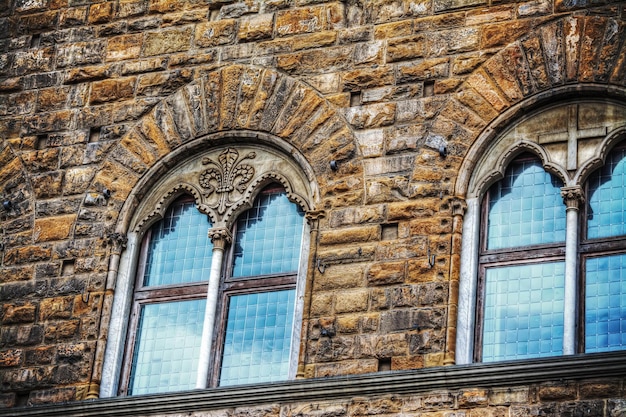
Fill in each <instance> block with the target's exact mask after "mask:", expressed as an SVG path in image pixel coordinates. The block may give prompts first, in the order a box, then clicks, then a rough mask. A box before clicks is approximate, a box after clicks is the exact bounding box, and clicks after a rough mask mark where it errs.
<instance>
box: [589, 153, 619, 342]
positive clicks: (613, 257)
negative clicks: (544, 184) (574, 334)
mask: <svg viewBox="0 0 626 417" xmlns="http://www.w3.org/2000/svg"><path fill="white" fill-rule="evenodd" d="M587 187H588V188H587V195H588V205H587V216H586V220H587V222H586V225H587V228H586V240H584V241H583V245H582V248H581V251H582V252H583V256H584V263H583V273H584V290H585V291H584V300H581V302H582V303H584V306H585V308H584V329H585V330H584V351H585V352H605V351H611V350H619V349H624V348H626V244H625V243H624V238H625V237H626V147H618V148H617V149H614V150H613V151H612V152H611V154H610V155H609V158H608V159H607V161H606V163H605V164H604V166H603V167H602V168H600V169H599V170H598V171H596V172H595V173H593V174H592V175H591V176H590V177H589V180H588V184H587Z"/></svg>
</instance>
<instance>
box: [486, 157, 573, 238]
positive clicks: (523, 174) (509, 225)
mask: <svg viewBox="0 0 626 417" xmlns="http://www.w3.org/2000/svg"><path fill="white" fill-rule="evenodd" d="M561 187H563V184H562V182H561V181H559V180H558V179H557V178H556V177H554V176H552V175H550V174H549V173H547V172H545V171H544V169H543V168H542V167H541V164H540V163H539V161H526V162H521V163H514V164H512V165H511V166H510V167H509V169H507V172H506V175H505V176H504V178H503V179H502V180H500V181H499V182H497V183H496V184H494V185H493V186H492V187H491V189H490V190H489V193H490V194H489V196H490V202H489V219H488V225H487V249H503V248H512V247H517V246H527V245H537V244H545V243H555V242H563V241H564V240H565V206H564V204H563V199H562V197H561V190H560V189H561Z"/></svg>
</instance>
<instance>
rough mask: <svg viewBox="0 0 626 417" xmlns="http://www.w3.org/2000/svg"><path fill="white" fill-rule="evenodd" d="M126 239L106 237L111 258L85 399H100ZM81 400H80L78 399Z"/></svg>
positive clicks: (117, 235) (125, 237)
mask: <svg viewBox="0 0 626 417" xmlns="http://www.w3.org/2000/svg"><path fill="white" fill-rule="evenodd" d="M127 243H128V237H127V236H126V235H123V234H121V233H113V234H111V235H109V237H108V244H109V245H110V246H111V252H110V254H111V257H110V258H109V270H108V272H107V281H106V286H105V292H104V294H103V296H102V299H101V303H100V305H99V309H100V327H99V331H98V340H97V341H96V352H95V354H94V359H93V364H92V369H91V379H90V381H89V387H88V389H87V393H86V395H85V399H87V400H92V399H96V398H99V397H100V383H101V382H102V367H103V365H104V354H105V349H106V342H107V337H108V334H109V324H110V320H111V309H112V306H113V290H114V288H115V282H116V280H117V274H118V270H119V265H120V256H121V254H122V251H123V250H124V249H125V248H126V245H127ZM78 399H81V398H78Z"/></svg>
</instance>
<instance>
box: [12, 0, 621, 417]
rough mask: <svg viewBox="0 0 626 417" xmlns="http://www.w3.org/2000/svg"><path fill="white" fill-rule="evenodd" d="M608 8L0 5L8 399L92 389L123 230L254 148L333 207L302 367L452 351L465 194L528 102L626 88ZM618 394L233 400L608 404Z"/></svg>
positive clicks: (536, 411)
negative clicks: (456, 201) (157, 194)
mask: <svg viewBox="0 0 626 417" xmlns="http://www.w3.org/2000/svg"><path fill="white" fill-rule="evenodd" d="M601 3H602V2H600V3H597V2H596V3H593V4H592V3H589V2H585V1H579V2H569V3H567V2H563V1H556V2H550V1H544V0H537V1H523V2H518V3H512V2H496V3H488V2H485V1H484V0H360V1H317V0H295V1H288V0H268V1H234V0H210V1H208V2H207V1H201V0H175V1H172V0H148V1H145V0H119V1H106V0H105V1H95V2H90V1H88V0H14V1H11V0H0V142H2V143H3V145H2V150H0V197H2V201H4V199H5V198H9V199H10V200H11V201H12V202H13V203H14V204H15V206H16V208H17V209H18V210H14V211H11V210H9V211H5V210H4V209H2V208H0V244H1V247H0V283H1V284H2V285H0V300H1V301H2V305H1V306H0V320H1V321H2V329H1V330H0V367H2V370H3V372H0V391H2V392H0V407H4V406H6V407H12V406H15V405H38V406H43V405H44V404H47V403H50V402H63V401H73V400H77V399H82V398H85V395H86V392H87V390H88V388H89V387H90V385H89V383H90V377H91V372H92V371H93V372H94V375H96V376H97V374H98V372H100V371H101V367H102V366H103V365H102V359H101V358H97V359H96V358H95V357H94V355H95V354H96V351H98V352H100V351H101V350H102V348H103V347H104V346H105V345H104V344H105V343H106V338H107V335H106V329H105V328H102V329H101V328H100V325H101V320H104V321H103V322H102V323H105V324H106V320H107V319H108V314H110V312H109V310H108V308H110V303H111V302H112V297H111V294H110V293H107V292H106V291H105V286H106V282H109V284H110V285H111V283H112V282H116V281H115V280H116V279H120V277H125V276H128V277H130V278H129V279H133V277H132V276H133V272H128V271H123V272H122V273H121V274H120V273H118V274H115V267H116V265H117V264H116V263H115V262H112V261H115V258H112V257H111V254H112V253H114V252H115V251H117V250H118V249H119V248H113V247H112V246H111V245H112V243H111V241H110V240H109V237H110V236H111V233H112V232H113V231H115V232H120V233H122V234H123V233H125V232H127V230H126V229H127V228H128V227H130V226H129V224H133V222H134V221H135V220H134V219H133V220H131V218H132V216H133V213H134V210H135V207H136V205H137V204H141V203H142V202H143V201H145V198H146V197H147V196H149V195H150V189H151V186H152V185H153V184H155V183H158V181H159V179H160V177H161V175H162V173H163V172H166V171H168V170H170V169H173V168H174V167H175V166H176V164H177V163H178V162H179V161H182V160H184V159H185V158H187V157H189V156H192V155H194V154H195V153H196V152H200V151H202V152H203V151H204V150H208V149H211V148H212V147H213V146H215V145H220V146H221V145H229V146H235V147H236V146H237V145H238V144H240V143H242V142H243V141H246V142H247V143H263V145H264V146H270V147H272V148H273V149H282V150H283V151H285V152H286V153H290V154H291V155H293V158H294V160H295V161H296V162H297V163H298V164H301V165H302V168H303V171H304V172H305V173H306V175H305V176H304V177H305V178H306V181H308V182H310V183H311V184H312V185H311V189H312V192H311V194H312V195H313V196H314V197H312V198H310V199H309V198H308V197H307V196H297V198H295V197H294V200H296V201H300V200H299V199H303V200H307V204H308V206H309V207H308V208H310V209H312V210H313V211H317V210H321V211H324V216H323V217H321V218H320V219H319V220H313V221H311V222H310V224H309V226H310V229H311V231H312V232H311V236H312V237H313V239H312V240H311V241H310V242H309V245H310V248H309V249H310V251H309V252H308V253H310V256H314V257H315V258H314V259H309V268H308V271H307V276H306V285H305V286H306V287H307V289H306V291H310V292H305V293H304V294H303V295H302V296H303V299H304V300H306V302H307V303H310V304H306V303H305V304H304V306H303V307H302V316H303V318H304V320H303V327H304V330H303V333H302V336H301V338H302V340H301V344H302V345H301V348H302V349H303V350H302V352H301V355H300V363H299V366H300V367H301V368H302V369H299V370H298V371H299V376H301V373H302V372H303V373H304V374H303V375H304V376H305V377H325V376H336V375H349V374H358V373H363V372H378V371H383V372H387V371H396V370H407V371H408V370H412V369H419V368H423V367H432V366H443V365H450V364H451V363H452V362H453V361H454V360H453V358H454V353H455V352H454V351H455V343H456V340H455V335H456V330H455V327H454V326H455V325H456V324H454V323H455V320H456V317H455V315H456V314H457V303H458V298H459V297H460V294H459V290H458V288H457V287H458V285H459V277H460V271H463V268H465V266H464V265H462V263H461V261H460V255H459V253H460V251H461V242H465V241H466V238H467V237H466V236H461V235H460V234H461V233H462V227H463V225H462V223H463V221H465V220H466V219H461V217H462V216H458V213H455V215H454V216H456V217H454V216H453V214H452V209H451V206H450V197H452V196H455V197H460V198H463V197H466V196H465V195H463V193H464V192H465V191H463V187H466V185H463V183H464V182H467V181H469V180H470V177H471V175H472V165H474V164H476V162H477V161H476V160H477V159H478V158H480V157H481V156H482V155H483V153H484V152H487V151H488V145H487V143H488V142H490V141H491V136H494V135H496V136H497V135H498V134H499V132H500V131H504V130H506V129H507V126H509V125H510V124H509V123H510V122H511V121H514V120H513V119H515V118H518V117H524V116H523V114H522V113H528V114H530V113H531V112H535V111H536V110H539V107H540V106H541V105H543V103H548V102H550V103H552V102H555V103H556V102H558V101H559V100H561V99H563V98H566V99H573V100H574V99H576V98H577V97H583V96H585V97H593V98H598V97H600V98H601V101H603V102H604V101H606V102H621V101H620V100H621V99H622V98H623V92H622V91H621V90H622V88H623V87H624V86H625V85H626V77H625V74H626V58H625V56H626V54H624V51H626V49H625V48H626V42H624V36H625V35H626V26H625V25H624V23H623V14H624V10H623V9H624V8H623V5H622V4H621V3H620V2H617V3H615V2H613V3H611V4H608V3H607V4H603V3H602V4H601ZM588 88H590V89H588ZM598 102H599V101H598ZM538 106H539V107H538ZM613 116H615V117H616V120H618V119H619V118H618V117H617V116H619V115H613ZM613 116H611V117H613ZM598 117H600V115H599V114H598V113H593V114H592V113H589V112H583V113H582V116H581V118H579V119H578V120H577V123H578V127H579V128H580V129H594V128H595V127H596V126H595V125H594V124H593V123H592V121H593V120H594V119H597V118H598ZM620 117H621V116H620ZM510 118H513V119H511V120H509V119H510ZM553 119H555V120H561V119H562V120H568V118H567V117H562V118H553ZM620 120H621V119H620ZM622 127H623V126H621V125H619V124H615V125H614V126H613V127H612V129H614V132H619V131H620V130H619V129H622ZM567 131H568V128H567V126H565V125H563V126H560V132H562V133H564V132H567ZM606 133H608V130H607V132H606ZM525 137H526V139H527V140H534V139H532V138H530V136H529V135H526V136H525ZM603 137H604V136H603V134H601V133H598V136H597V137H594V138H593V139H590V140H589V141H590V142H591V141H596V142H600V141H601V140H602V138H603ZM615 137H616V138H617V137H618V136H615ZM479 139H480V140H481V141H483V142H482V143H483V145H481V146H482V148H481V149H476V148H474V147H473V146H475V144H477V143H478V142H477V140H479ZM585 140H586V139H585ZM581 143H582V142H581ZM607 143H608V142H607ZM441 146H444V148H445V152H443V151H440V149H441ZM559 146H560V145H559ZM594 146H595V145H594ZM583 148H584V150H583ZM590 148H591V147H589V149H590ZM586 149H588V148H586V147H579V151H580V152H582V153H580V155H583V154H584V153H585V152H587V153H589V155H594V157H598V156H601V157H603V156H602V155H601V154H600V153H598V152H595V151H594V152H595V153H594V152H588V151H587V150H586ZM594 149H595V148H594ZM520 151H521V150H520ZM440 152H441V153H440ZM516 152H517V150H516ZM600 159H602V158H600ZM600 159H598V161H599V160H600ZM550 161H551V162H554V161H553V160H552V159H550ZM592 165H593V164H592ZM590 166H591V165H590ZM593 166H595V165H593ZM461 167H462V168H463V169H465V171H460V169H461ZM563 172H565V171H563ZM570 173H572V175H574V174H573V172H570ZM586 175H587V174H586V173H585V175H583V176H582V177H586ZM183 177H184V175H183V176H181V180H183V179H184V178H183ZM582 177H575V176H572V177H571V178H570V180H571V181H576V179H575V178H582ZM493 178H494V180H495V177H493ZM274 179H275V180H277V181H279V182H283V181H286V182H285V184H287V183H288V182H289V180H290V179H282V178H274ZM266 180H267V181H270V180H271V178H266V179H263V181H266ZM263 184H265V183H263ZM185 187H187V186H183V187H182V188H181V191H182V190H187V191H189V192H192V194H193V193H194V192H196V193H197V192H199V191H197V190H195V191H194V190H192V189H189V188H188V187H187V188H185ZM485 187H488V184H487V185H485ZM105 189H106V190H108V191H110V193H111V194H110V197H108V198H105V196H104V190H105ZM459 190H461V191H459ZM131 193H132V194H131ZM176 193H178V191H175V192H174V194H173V195H172V196H171V197H172V198H175V197H177V196H178V194H176ZM458 194H460V195H458ZM129 197H131V198H132V200H130V199H129ZM479 197H480V196H479ZM169 198H170V197H169V196H168V197H166V201H167V202H169ZM167 202H166V204H167ZM307 204H304V205H307ZM309 214H312V213H309ZM151 221H152V219H150V220H149V221H148V223H149V222H151ZM140 234H141V233H140ZM140 238H141V236H140ZM228 250H230V249H229V248H227V253H226V255H227V257H226V258H227V259H230V258H229V256H230V255H229V253H228ZM303 262H306V260H304V259H303ZM124 274H126V275H124ZM114 275H116V276H114ZM118 288H120V287H118ZM115 291H117V290H115ZM116 295H117V294H114V295H113V296H116ZM95 340H98V341H99V343H103V344H102V345H99V347H98V349H96V346H95V344H94V341H95ZM94 361H95V362H94ZM94 365H95V366H94ZM476 366H479V365H476ZM94 382H97V381H94ZM623 384H624V382H623V381H622V380H620V379H617V380H589V381H565V382H561V381H551V382H550V383H543V384H536V385H514V386H511V387H470V388H464V389H463V390H450V391H449V392H448V391H445V392H444V391H438V390H435V391H433V390H431V391H428V392H421V391H420V393H413V394H398V395H394V396H393V397H392V396H386V395H382V396H379V397H377V398H371V397H370V396H368V395H364V396H363V398H360V397H359V398H354V399H350V400H345V399H344V400H342V401H335V400H328V401H320V402H312V403H311V404H282V403H281V404H272V405H267V406H260V407H256V406H250V407H241V408H238V409H236V410H231V411H232V413H234V414H236V415H240V416H244V415H246V416H248V415H252V414H255V415H256V414H265V415H271V416H277V415H278V414H284V416H285V417H291V416H296V415H298V416H300V415H301V416H306V417H320V416H322V417H346V416H348V415H350V416H355V417H356V416H361V415H366V414H367V415H381V416H387V415H396V414H406V415H413V414H415V415H417V414H420V415H424V416H426V417H451V416H452V415H455V416H468V417H476V416H483V415H484V416H501V415H502V416H509V417H513V416H515V417H528V416H531V415H600V416H603V417H609V416H611V417H614V416H619V415H622V414H624V410H626V404H625V403H624V401H623V400H622V398H621V397H622V396H623V394H624V393H623V390H624V386H623ZM92 388H93V387H92ZM404 389H407V390H408V388H406V387H404V388H403V390H404ZM420 389H421V388H420ZM224 413H227V411H224V410H217V411H211V412H204V411H196V412H195V414H198V416H200V415H202V416H203V417H206V416H205V414H206V415H208V414H211V415H212V416H213V417H215V415H222V414H224ZM232 413H231V414H232ZM195 414H194V415H195ZM172 416H173V414H172Z"/></svg>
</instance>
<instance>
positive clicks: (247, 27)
mask: <svg viewBox="0 0 626 417" xmlns="http://www.w3.org/2000/svg"><path fill="white" fill-rule="evenodd" d="M273 29H274V14H273V13H264V14H260V15H252V16H244V17H242V18H241V20H240V22H239V30H238V32H237V39H239V41H243V42H250V41H256V40H259V39H267V38H271V36H272V31H273Z"/></svg>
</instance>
